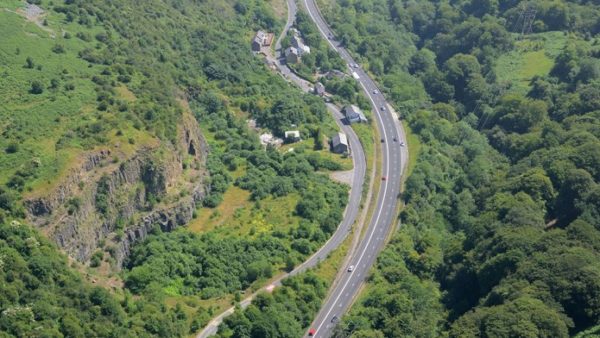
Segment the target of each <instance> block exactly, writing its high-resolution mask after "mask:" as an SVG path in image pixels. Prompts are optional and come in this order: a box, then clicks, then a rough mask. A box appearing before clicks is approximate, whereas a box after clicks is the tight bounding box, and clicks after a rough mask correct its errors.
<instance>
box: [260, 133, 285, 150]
mask: <svg viewBox="0 0 600 338" xmlns="http://www.w3.org/2000/svg"><path fill="white" fill-rule="evenodd" d="M259 138H260V143H261V144H262V145H263V146H274V147H279V146H280V145H282V144H283V140H282V139H280V138H277V137H274V136H273V135H272V134H270V133H264V134H261V135H260V136H259Z"/></svg>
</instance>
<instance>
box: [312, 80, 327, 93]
mask: <svg viewBox="0 0 600 338" xmlns="http://www.w3.org/2000/svg"><path fill="white" fill-rule="evenodd" d="M314 92H315V95H319V96H323V95H325V86H324V85H323V84H322V83H321V82H317V84H316V85H315V90H314Z"/></svg>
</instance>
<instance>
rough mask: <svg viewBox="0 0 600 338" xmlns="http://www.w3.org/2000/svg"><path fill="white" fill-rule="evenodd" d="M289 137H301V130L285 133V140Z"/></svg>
mask: <svg viewBox="0 0 600 338" xmlns="http://www.w3.org/2000/svg"><path fill="white" fill-rule="evenodd" d="M288 137H298V138H299V137H300V131H299V130H288V131H286V132H285V138H288Z"/></svg>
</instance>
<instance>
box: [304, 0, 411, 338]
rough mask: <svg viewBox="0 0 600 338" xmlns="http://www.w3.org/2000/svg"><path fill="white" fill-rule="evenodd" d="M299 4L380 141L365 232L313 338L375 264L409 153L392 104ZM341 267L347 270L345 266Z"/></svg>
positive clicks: (310, 4)
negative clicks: (350, 79) (346, 75)
mask: <svg viewBox="0 0 600 338" xmlns="http://www.w3.org/2000/svg"><path fill="white" fill-rule="evenodd" d="M300 1H301V2H302V5H303V6H304V8H305V9H306V11H307V12H308V14H309V16H310V18H311V19H312V20H313V21H314V22H315V24H316V25H317V28H318V29H319V31H320V33H321V35H322V36H323V38H325V39H326V40H327V41H328V43H329V44H330V45H331V47H332V48H333V49H334V50H335V51H337V52H338V53H339V55H340V57H341V58H342V59H343V60H344V61H345V62H346V63H347V64H348V67H349V70H350V72H351V73H352V72H355V73H356V75H355V76H354V77H355V78H357V81H358V82H359V83H360V85H361V87H362V89H363V91H364V92H365V94H366V96H367V97H368V98H369V100H370V101H371V105H372V111H373V113H374V117H375V120H376V123H377V128H378V130H379V133H380V135H381V142H382V144H381V145H382V177H381V178H380V180H381V189H380V190H379V196H378V197H377V204H376V207H375V209H374V212H373V215H372V218H371V221H370V224H369V226H368V228H367V231H366V233H365V235H364V237H363V239H362V241H361V243H360V244H359V247H358V249H357V250H356V251H355V252H354V255H353V257H351V258H350V260H349V261H350V263H349V264H350V265H352V266H353V267H354V269H353V270H352V271H348V272H347V273H346V274H343V275H342V276H341V278H340V279H339V280H337V281H336V283H334V285H335V286H334V288H333V290H330V291H331V292H330V294H329V296H328V298H327V300H326V301H325V303H324V305H323V306H322V307H321V310H320V311H319V313H318V315H317V317H316V318H315V320H314V321H313V323H312V325H311V329H312V330H314V331H315V332H314V334H313V336H314V337H330V336H331V335H332V332H333V329H334V328H335V325H336V323H337V322H338V320H339V318H340V317H341V316H342V315H343V314H344V313H345V312H346V311H347V310H348V308H349V307H350V305H351V304H352V301H353V299H354V297H355V296H356V295H357V293H358V290H359V288H360V286H361V285H362V284H363V282H364V280H365V278H366V277H367V275H368V272H369V269H370V268H371V266H372V265H373V264H374V263H375V259H376V257H377V255H378V254H379V252H380V251H381V249H382V248H383V246H384V244H385V238H386V236H387V234H388V233H389V232H390V231H391V230H392V229H393V228H394V225H395V224H396V223H397V220H396V210H397V205H398V195H399V193H400V184H401V180H402V175H403V174H404V170H405V167H406V164H407V159H408V150H407V148H406V147H405V146H404V145H405V144H406V134H405V132H404V129H403V127H402V124H401V122H400V121H399V119H398V116H397V115H396V114H395V113H393V112H390V109H391V105H389V104H388V103H387V101H386V100H385V97H384V96H383V95H382V94H380V92H381V91H380V90H379V89H378V88H377V86H376V84H375V82H374V81H373V80H372V79H371V78H370V77H369V75H368V74H367V73H366V72H365V71H364V70H363V69H361V68H360V67H359V66H358V65H357V63H356V62H355V61H354V59H353V58H352V56H351V55H350V54H349V53H348V51H347V50H346V49H345V48H343V47H342V46H341V45H340V43H339V42H337V41H336V40H335V38H334V36H335V35H334V34H333V31H332V30H331V29H330V28H329V26H328V25H327V23H326V22H325V20H324V19H323V17H322V15H321V13H320V11H319V9H318V7H317V4H316V3H315V0H300ZM341 268H343V269H348V268H347V267H341ZM306 334H308V332H307V333H306Z"/></svg>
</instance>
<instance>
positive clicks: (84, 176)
mask: <svg viewBox="0 0 600 338" xmlns="http://www.w3.org/2000/svg"><path fill="white" fill-rule="evenodd" d="M176 143H177V144H175V145H171V144H169V145H164V144H163V145H160V146H158V147H154V148H141V149H139V150H138V151H137V152H136V153H135V154H134V155H133V156H129V157H128V158H123V159H122V160H120V161H119V163H115V162H116V161H115V160H114V158H115V156H117V157H119V156H118V155H117V154H116V153H117V152H118V151H117V150H113V151H111V150H108V149H102V150H97V151H94V152H91V153H89V154H87V155H86V157H85V158H84V159H83V161H81V164H80V165H79V166H77V167H76V168H73V169H71V171H70V173H69V175H68V176H67V178H66V179H65V180H64V181H63V182H61V183H60V184H59V185H58V186H57V187H56V188H55V189H54V190H53V191H52V192H50V193H49V194H47V195H46V196H43V197H37V198H32V199H30V200H27V201H26V202H25V205H26V207H27V210H28V213H29V218H30V221H31V222H32V223H34V224H36V225H37V226H39V227H40V228H41V230H42V231H43V232H45V233H46V234H47V235H48V236H49V237H50V238H53V239H54V240H55V241H56V243H57V244H58V245H59V246H60V247H61V248H62V249H64V250H65V251H66V252H67V253H68V254H69V255H70V256H71V257H73V258H75V259H77V260H79V261H81V262H86V261H88V260H89V259H90V257H91V255H92V254H93V253H94V252H95V251H96V250H98V249H99V247H100V244H102V243H105V244H104V247H103V248H100V249H108V250H109V251H110V252H111V255H112V257H113V258H114V260H115V263H116V266H117V267H120V266H121V265H122V263H123V260H124V259H125V258H126V257H127V255H128V254H129V251H130V248H131V246H132V244H133V243H134V242H136V241H138V240H141V239H144V238H145V237H146V235H147V234H148V233H149V232H150V231H151V230H152V228H153V227H155V226H159V227H160V228H162V230H163V231H170V230H172V229H174V228H176V227H178V226H181V225H184V224H186V223H187V222H189V221H190V220H191V218H192V215H193V212H194V210H195V209H196V206H197V204H198V203H199V202H200V201H201V200H202V199H203V198H204V196H205V194H206V191H207V186H206V185H207V182H208V180H207V179H206V178H207V177H206V175H207V171H206V170H205V161H206V156H207V151H208V147H207V145H206V143H205V141H204V138H203V137H202V134H201V132H200V130H199V128H198V125H197V122H196V121H195V119H194V118H193V117H192V116H191V115H189V114H184V116H183V118H182V121H181V123H180V124H179V128H178V135H177V142H176Z"/></svg>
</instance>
